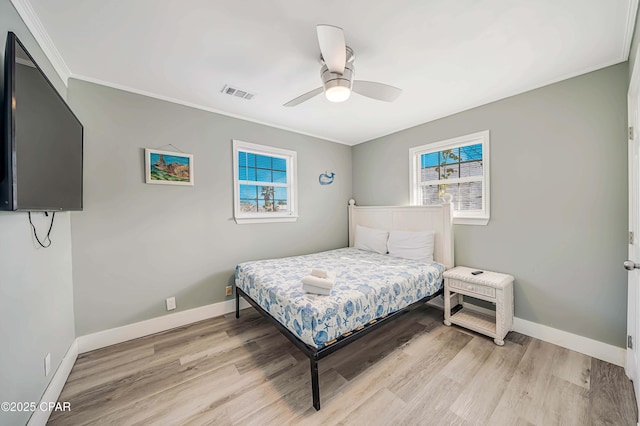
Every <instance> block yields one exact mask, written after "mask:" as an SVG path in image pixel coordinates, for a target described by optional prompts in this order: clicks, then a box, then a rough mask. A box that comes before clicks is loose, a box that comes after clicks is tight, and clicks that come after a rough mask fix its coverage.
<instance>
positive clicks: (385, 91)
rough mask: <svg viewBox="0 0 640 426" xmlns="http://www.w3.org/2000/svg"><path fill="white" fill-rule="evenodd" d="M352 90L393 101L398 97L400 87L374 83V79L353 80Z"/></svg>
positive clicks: (367, 95)
mask: <svg viewBox="0 0 640 426" xmlns="http://www.w3.org/2000/svg"><path fill="white" fill-rule="evenodd" d="M353 91H354V92H356V93H358V94H360V95H362V96H366V97H368V98H372V99H377V100H379V101H385V102H393V101H395V100H396V99H398V96H400V94H401V93H402V89H398V88H397V87H393V86H389V85H388V84H382V83H376V82H375V81H363V80H355V81H354V82H353Z"/></svg>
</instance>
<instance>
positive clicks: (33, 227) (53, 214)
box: [28, 212, 56, 248]
mask: <svg viewBox="0 0 640 426" xmlns="http://www.w3.org/2000/svg"><path fill="white" fill-rule="evenodd" d="M28 213H29V223H30V224H31V228H32V229H33V236H34V237H36V241H37V242H38V244H40V246H41V247H42V248H49V247H50V246H51V238H50V235H51V229H53V220H54V219H55V218H56V212H53V213H51V224H50V225H49V230H48V231H47V235H46V236H45V237H44V239H43V240H42V241H40V238H38V232H37V231H36V227H35V226H34V225H33V222H32V221H31V212H28ZM44 214H45V216H48V215H49V214H48V213H47V212H44ZM47 241H48V243H47Z"/></svg>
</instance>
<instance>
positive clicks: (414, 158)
mask: <svg viewBox="0 0 640 426" xmlns="http://www.w3.org/2000/svg"><path fill="white" fill-rule="evenodd" d="M474 143H482V180H484V185H483V188H482V191H483V192H482V200H483V203H484V209H483V210H480V211H473V212H469V211H454V212H453V223H454V224H456V225H486V224H488V223H489V219H490V218H491V200H490V195H491V186H490V178H489V176H490V169H491V167H490V163H489V161H490V155H489V152H490V146H489V145H490V134H489V130H484V131H482V132H477V133H472V134H470V135H464V136H459V137H457V138H453V139H447V140H444V141H439V142H434V143H429V144H426V145H421V146H416V147H413V148H410V149H409V164H410V167H409V198H410V202H411V205H413V206H416V205H420V191H419V187H420V185H422V184H425V183H426V182H420V169H421V167H420V155H422V154H427V153H430V152H435V151H442V150H445V149H450V148H457V147H459V146H461V145H471V144H474ZM474 180H480V179H479V178H477V177H472V178H454V179H450V182H452V183H455V182H453V181H460V182H467V181H474Z"/></svg>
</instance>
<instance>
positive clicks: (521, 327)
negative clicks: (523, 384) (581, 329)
mask: <svg viewBox="0 0 640 426" xmlns="http://www.w3.org/2000/svg"><path fill="white" fill-rule="evenodd" d="M513 331H517V332H518V333H522V334H526V335H527V336H531V337H535V338H536V339H540V340H544V341H545V342H549V343H553V344H554V345H558V346H562V347H563V348H567V349H571V350H572V351H576V352H580V353H583V354H585V355H589V356H591V357H593V358H597V359H600V360H602V361H606V362H610V363H611V364H615V365H619V366H620V367H624V364H625V359H626V356H627V350H626V349H624V348H619V347H618V346H613V345H610V344H608V343H603V342H599V341H597V340H593V339H589V338H588V337H584V336H578V335H577V334H573V333H569V332H566V331H562V330H558V329H557V328H552V327H548V326H546V325H542V324H538V323H535V322H531V321H527V320H523V319H522V318H517V317H516V318H514V319H513Z"/></svg>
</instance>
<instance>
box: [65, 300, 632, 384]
mask: <svg viewBox="0 0 640 426" xmlns="http://www.w3.org/2000/svg"><path fill="white" fill-rule="evenodd" d="M440 300H441V299H440ZM434 301H435V300H434ZM436 303H437V302H436ZM249 306H250V305H249V304H248V303H247V302H246V301H245V300H244V299H241V300H240V308H241V309H244V308H247V307H249ZM463 306H464V307H465V308H467V309H470V310H476V311H478V312H482V313H485V314H488V315H495V312H494V311H492V310H490V309H486V308H482V307H480V306H476V305H472V304H469V303H463ZM234 310H235V300H233V299H231V300H226V301H224V302H220V303H214V304H211V305H206V306H201V307H199V308H194V309H189V310H186V311H182V312H176V313H174V314H169V315H163V316H161V317H157V318H152V319H149V320H146V321H141V322H137V323H133V324H128V325H125V326H122V327H117V328H112V329H109V330H104V331H99V332H97V333H92V334H87V335H85V336H80V337H78V338H77V339H76V341H77V352H78V353H85V352H89V351H93V350H96V349H100V348H104V347H107V346H111V345H115V344H117V343H122V342H126V341H128V340H132V339H137V338H139V337H144V336H148V335H150V334H154V333H160V332H162V331H166V330H170V329H172V328H176V327H181V326H183V325H187V324H191V323H194V322H197V321H202V320H205V319H209V318H213V317H216V316H220V315H224V314H227V313H230V312H233V311H234ZM513 331H516V332H518V333H522V334H525V335H527V336H530V337H535V338H536V339H540V340H544V341H545V342H549V343H553V344H554V345H558V346H562V347H563V348H567V349H571V350H573V351H576V352H580V353H583V354H585V355H589V356H592V357H594V358H597V359H601V360H603V361H606V362H610V363H611V364H615V365H619V366H623V367H624V365H625V358H626V350H625V349H623V348H619V347H617V346H613V345H609V344H607V343H603V342H599V341H597V340H593V339H589V338H587V337H583V336H578V335H577V334H573V333H569V332H566V331H562V330H558V329H556V328H552V327H548V326H546V325H542V324H538V323H534V322H531V321H527V320H523V319H521V318H517V317H515V318H514V319H513ZM63 384H64V382H63Z"/></svg>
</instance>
